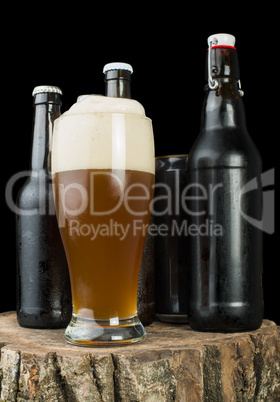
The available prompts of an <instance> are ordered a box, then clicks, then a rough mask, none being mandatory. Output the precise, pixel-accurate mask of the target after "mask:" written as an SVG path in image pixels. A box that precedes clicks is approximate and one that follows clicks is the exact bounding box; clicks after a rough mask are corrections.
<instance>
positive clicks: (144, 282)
mask: <svg viewBox="0 0 280 402" xmlns="http://www.w3.org/2000/svg"><path fill="white" fill-rule="evenodd" d="M103 72H104V74H105V77H104V80H105V94H106V96H110V97H114V98H128V99H130V98H131V86H130V82H131V74H132V72H133V69H132V67H131V65H130V64H126V63H109V64H106V66H105V67H104V69H103ZM151 219H152V218H151ZM137 314H138V317H139V319H140V321H141V323H142V324H143V325H149V324H151V323H152V322H153V321H154V318H155V266H154V239H153V237H152V236H150V235H149V234H148V235H147V237H146V241H145V246H144V250H143V254H142V259H141V266H140V272H139V281H138V293H137Z"/></svg>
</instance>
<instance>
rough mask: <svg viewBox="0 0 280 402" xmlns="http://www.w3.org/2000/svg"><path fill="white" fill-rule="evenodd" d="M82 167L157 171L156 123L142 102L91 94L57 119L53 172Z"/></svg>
mask: <svg viewBox="0 0 280 402" xmlns="http://www.w3.org/2000/svg"><path fill="white" fill-rule="evenodd" d="M78 169H127V170H140V171H144V172H149V173H154V172H155V161H154V139H153V131H152V122H151V120H150V119H149V118H147V117H146V115H145V110H144V108H143V106H142V105H141V104H140V103H139V102H137V101H135V100H132V99H124V98H110V97H106V96H101V95H100V96H99V95H87V96H84V97H81V100H79V101H78V102H77V103H75V104H74V105H73V106H71V108H70V109H69V110H68V111H67V112H65V113H63V114H62V115H61V116H60V117H59V118H58V119H56V120H55V123H54V133H53V148H52V172H53V173H55V172H61V171H68V170H78Z"/></svg>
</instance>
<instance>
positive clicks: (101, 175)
mask: <svg viewBox="0 0 280 402" xmlns="http://www.w3.org/2000/svg"><path fill="white" fill-rule="evenodd" d="M154 170H155V159H154V140H153V129H152V122H151V120H150V119H149V118H147V117H146V116H145V111H144V109H143V107H142V106H141V104H140V103H138V102H137V101H135V100H131V99H119V98H109V97H103V96H95V95H88V96H85V97H80V98H79V99H78V102H77V103H75V104H74V105H73V106H72V107H71V108H70V109H69V110H68V111H67V112H65V113H64V114H63V115H61V117H60V118H59V119H57V120H56V121H55V127H54V136H53V154H52V174H53V186H54V194H55V205H56V213H57V218H58V223H59V228H60V232H61V236H62V240H63V244H64V248H65V252H66V256H67V261H68V268H69V273H70V280H71V289H72V300H73V314H72V319H71V322H70V323H69V325H68V327H67V329H66V332H65V337H66V340H67V341H68V342H70V343H73V344H76V345H84V346H98V345H101V346H102V345H122V344H130V343H133V342H139V341H142V340H143V339H145V330H144V327H143V325H142V324H141V322H140V321H139V318H138V316H137V286H138V274H139V268H140V262H141V256H142V251H143V247H144V243H145V238H146V234H147V230H148V224H149V220H150V213H151V201H152V197H153V187H154V186H153V185H154Z"/></svg>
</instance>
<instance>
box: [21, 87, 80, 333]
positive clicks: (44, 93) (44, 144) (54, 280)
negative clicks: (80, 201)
mask: <svg viewBox="0 0 280 402" xmlns="http://www.w3.org/2000/svg"><path fill="white" fill-rule="evenodd" d="M33 96H34V128H33V145H32V163H31V172H30V177H29V178H28V180H27V181H26V183H25V184H24V186H23V187H22V189H21V190H20V192H19V194H18V198H17V207H18V214H17V216H16V246H17V319H18V322H19V324H20V325H21V326H23V327H28V328H63V327H66V326H67V324H68V323H69V321H70V319H71V313H72V305H71V290H70V280H69V274H68V268H67V262H66V257H65V253H64V249H63V245H62V241H61V237H60V233H59V229H58V225H57V220H56V215H55V210H54V201H53V193H52V180H51V169H50V162H51V143H52V129H53V122H54V120H55V119H56V118H57V117H59V115H60V108H61V90H60V89H59V88H57V87H49V86H40V87H36V88H35V89H34V91H33Z"/></svg>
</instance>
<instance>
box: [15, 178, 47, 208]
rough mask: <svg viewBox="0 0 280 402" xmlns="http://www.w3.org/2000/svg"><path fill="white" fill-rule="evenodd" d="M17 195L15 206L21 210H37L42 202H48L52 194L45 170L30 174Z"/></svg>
mask: <svg viewBox="0 0 280 402" xmlns="http://www.w3.org/2000/svg"><path fill="white" fill-rule="evenodd" d="M30 173H31V175H30V177H28V179H27V180H26V181H25V183H24V184H23V186H22V187H21V189H20V190H19V192H18V195H17V206H18V207H19V208H23V209H29V208H32V209H33V208H37V207H38V206H39V204H40V203H41V202H42V200H49V199H50V196H49V194H50V193H52V183H51V179H50V175H49V174H48V172H47V171H45V170H40V171H39V172H30Z"/></svg>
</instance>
